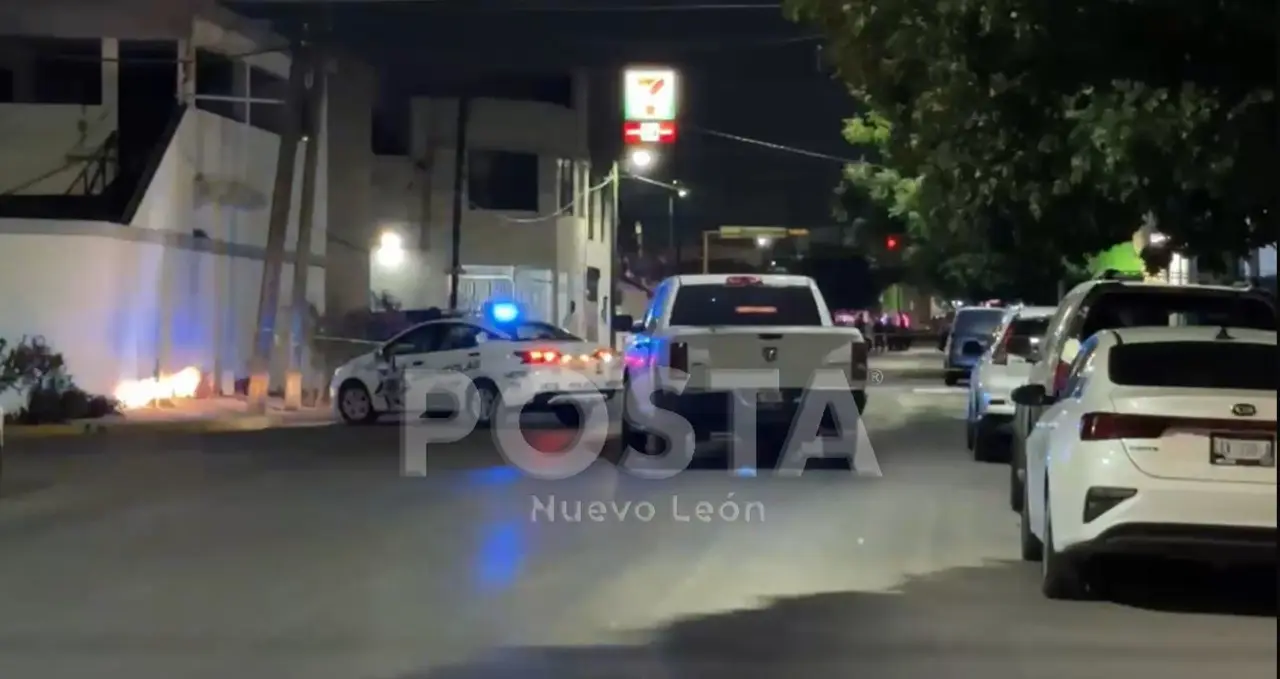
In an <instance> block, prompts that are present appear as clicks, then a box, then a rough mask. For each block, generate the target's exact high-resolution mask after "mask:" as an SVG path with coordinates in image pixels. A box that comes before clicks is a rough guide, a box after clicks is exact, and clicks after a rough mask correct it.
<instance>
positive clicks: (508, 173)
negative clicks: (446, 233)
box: [467, 151, 538, 212]
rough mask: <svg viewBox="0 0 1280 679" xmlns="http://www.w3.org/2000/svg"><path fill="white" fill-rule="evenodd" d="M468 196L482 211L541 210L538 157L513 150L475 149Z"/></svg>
mask: <svg viewBox="0 0 1280 679" xmlns="http://www.w3.org/2000/svg"><path fill="white" fill-rule="evenodd" d="M467 195H468V197H469V199H470V203H471V206H472V207H473V208H477V209H481V210H509V211H516V212H537V211H538V156H537V155H535V154H532V153H515V152H511V151H472V152H471V153H470V155H469V157H468V162H467Z"/></svg>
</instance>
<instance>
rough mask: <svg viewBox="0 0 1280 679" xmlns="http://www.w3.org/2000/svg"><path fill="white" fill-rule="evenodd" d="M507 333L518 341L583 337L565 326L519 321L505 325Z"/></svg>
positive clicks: (574, 340) (575, 339)
mask: <svg viewBox="0 0 1280 679" xmlns="http://www.w3.org/2000/svg"><path fill="white" fill-rule="evenodd" d="M503 330H504V331H505V332H506V334H508V335H510V336H511V338H512V339H514V340H515V341H517V342H533V341H538V340H567V341H573V342H581V341H582V338H581V337H578V336H577V335H574V334H572V333H570V332H568V331H566V330H565V329H564V328H557V327H556V326H554V325H551V324H550V323H519V324H517V325H514V326H511V327H504V328H503Z"/></svg>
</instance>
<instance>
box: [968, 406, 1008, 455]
mask: <svg viewBox="0 0 1280 679" xmlns="http://www.w3.org/2000/svg"><path fill="white" fill-rule="evenodd" d="M972 427H973V459H974V460H977V461H978V462H1001V461H1007V460H1008V449H1007V448H1006V449H1003V450H1002V449H1001V443H1002V441H1001V440H1000V431H999V429H998V427H997V426H996V424H995V423H994V422H992V421H991V420H989V419H987V418H985V417H983V418H980V419H979V420H978V423H977V424H976V425H972Z"/></svg>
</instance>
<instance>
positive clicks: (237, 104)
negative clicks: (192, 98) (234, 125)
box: [196, 97, 249, 123]
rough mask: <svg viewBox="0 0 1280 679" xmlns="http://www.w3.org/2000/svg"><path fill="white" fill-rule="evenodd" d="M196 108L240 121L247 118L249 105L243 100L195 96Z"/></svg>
mask: <svg viewBox="0 0 1280 679" xmlns="http://www.w3.org/2000/svg"><path fill="white" fill-rule="evenodd" d="M196 108H198V109H200V110H201V111H208V112H209V113H212V114H214V115H216V116H222V117H223V118H227V119H229V120H234V121H236V122H240V123H243V122H245V121H246V120H248V119H249V105H248V104H246V103H245V102H243V101H228V100H226V99H202V98H200V97H196Z"/></svg>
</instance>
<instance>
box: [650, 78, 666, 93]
mask: <svg viewBox="0 0 1280 679" xmlns="http://www.w3.org/2000/svg"><path fill="white" fill-rule="evenodd" d="M665 84H667V81H665V80H656V81H654V83H653V84H652V85H650V86H649V94H657V93H659V92H661V91H662V86H663V85H665Z"/></svg>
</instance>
